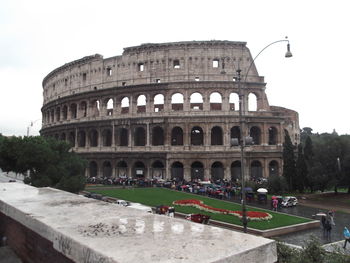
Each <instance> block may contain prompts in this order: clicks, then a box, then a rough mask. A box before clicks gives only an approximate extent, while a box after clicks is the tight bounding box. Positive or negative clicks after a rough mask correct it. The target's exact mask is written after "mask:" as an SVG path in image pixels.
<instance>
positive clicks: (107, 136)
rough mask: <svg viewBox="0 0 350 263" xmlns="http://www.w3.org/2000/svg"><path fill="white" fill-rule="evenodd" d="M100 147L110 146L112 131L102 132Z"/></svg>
mask: <svg viewBox="0 0 350 263" xmlns="http://www.w3.org/2000/svg"><path fill="white" fill-rule="evenodd" d="M102 145H103V146H112V131H111V130H110V129H105V130H103V131H102Z"/></svg>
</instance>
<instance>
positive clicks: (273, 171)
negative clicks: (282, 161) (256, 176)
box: [269, 160, 278, 176]
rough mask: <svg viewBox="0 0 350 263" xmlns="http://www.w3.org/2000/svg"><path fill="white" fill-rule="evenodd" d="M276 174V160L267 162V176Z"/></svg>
mask: <svg viewBox="0 0 350 263" xmlns="http://www.w3.org/2000/svg"><path fill="white" fill-rule="evenodd" d="M275 175H278V162H277V161H275V160H273V161H271V162H270V163H269V176H275Z"/></svg>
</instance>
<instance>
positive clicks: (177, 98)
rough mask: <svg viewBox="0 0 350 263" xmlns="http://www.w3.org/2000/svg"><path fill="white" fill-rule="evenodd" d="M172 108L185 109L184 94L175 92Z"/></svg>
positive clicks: (175, 109) (174, 109) (172, 98)
mask: <svg viewBox="0 0 350 263" xmlns="http://www.w3.org/2000/svg"><path fill="white" fill-rule="evenodd" d="M171 109H172V110H173V111H180V110H183V109H184V96H183V95H182V94H181V93H175V94H173V95H172V96H171Z"/></svg>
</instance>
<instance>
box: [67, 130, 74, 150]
mask: <svg viewBox="0 0 350 263" xmlns="http://www.w3.org/2000/svg"><path fill="white" fill-rule="evenodd" d="M68 141H69V144H70V146H71V147H75V132H73V131H72V132H70V133H69V136H68Z"/></svg>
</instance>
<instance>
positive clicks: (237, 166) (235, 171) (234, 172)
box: [231, 161, 241, 182]
mask: <svg viewBox="0 0 350 263" xmlns="http://www.w3.org/2000/svg"><path fill="white" fill-rule="evenodd" d="M231 180H232V182H237V181H238V180H241V162H240V161H234V162H233V163H232V164H231Z"/></svg>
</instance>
